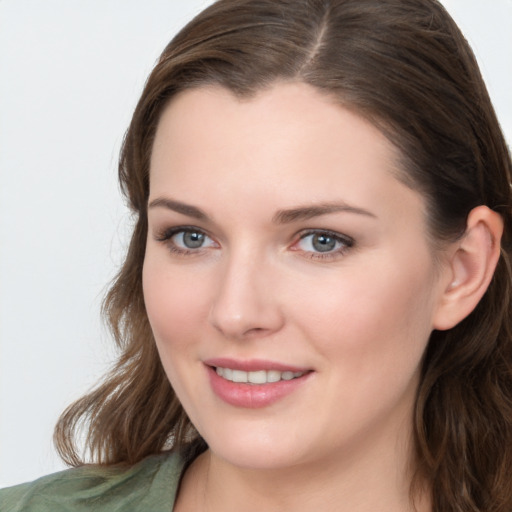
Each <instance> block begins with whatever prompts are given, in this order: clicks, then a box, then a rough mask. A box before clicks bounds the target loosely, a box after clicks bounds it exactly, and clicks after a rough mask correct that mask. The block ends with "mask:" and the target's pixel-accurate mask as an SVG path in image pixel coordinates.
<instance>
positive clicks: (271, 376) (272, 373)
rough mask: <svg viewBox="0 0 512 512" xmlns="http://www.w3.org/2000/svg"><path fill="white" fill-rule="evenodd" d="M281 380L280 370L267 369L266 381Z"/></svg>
mask: <svg viewBox="0 0 512 512" xmlns="http://www.w3.org/2000/svg"><path fill="white" fill-rule="evenodd" d="M280 380H281V372H278V371H277V370H269V371H268V372H267V382H278V381H280Z"/></svg>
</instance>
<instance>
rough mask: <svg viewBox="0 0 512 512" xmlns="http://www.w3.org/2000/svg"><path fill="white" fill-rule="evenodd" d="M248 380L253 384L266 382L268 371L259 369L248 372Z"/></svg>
mask: <svg viewBox="0 0 512 512" xmlns="http://www.w3.org/2000/svg"><path fill="white" fill-rule="evenodd" d="M247 380H248V381H249V382H250V383H251V384H265V383H266V382H267V372H266V371H265V370H259V371H257V372H248V373H247Z"/></svg>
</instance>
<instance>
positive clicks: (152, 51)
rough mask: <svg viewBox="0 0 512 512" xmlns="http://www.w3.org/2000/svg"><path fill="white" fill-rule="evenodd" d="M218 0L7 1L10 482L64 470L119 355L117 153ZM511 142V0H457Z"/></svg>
mask: <svg viewBox="0 0 512 512" xmlns="http://www.w3.org/2000/svg"><path fill="white" fill-rule="evenodd" d="M208 3H210V2H209V1H208V0H145V1H144V2H141V1H138V0H46V1H44V2H41V1H40V0H0V487H3V486H6V485H11V484H15V483H18V482H22V481H26V480H31V479H34V478H36V477H38V476H41V475H43V474H46V473H49V472H53V471H57V470H59V469H62V468H63V467H64V466H63V465H62V463H60V461H59V460H58V458H57V456H56V455H55V453H54V450H53V447H52V442H51V437H52V430H53V426H54V424H55V421H56V420H57V417H58V415H59V413H60V412H61V411H62V410H63V408H64V407H65V406H66V405H67V404H68V403H70V402H71V401H72V400H74V399H76V398H78V397H79V396H80V395H81V394H83V393H84V392H85V391H86V390H87V389H88V388H90V387H91V386H92V385H93V384H94V383H95V382H96V380H97V379H98V378H99V377H100V375H101V374H102V373H103V372H104V371H105V370H106V368H107V367H108V364H109V362H110V361H111V360H112V358H113V357H114V351H113V349H112V347H111V342H110V340H109V337H108V334H107V333H105V332H104V330H103V328H102V326H101V322H100V318H99V308H100V303H101V298H102V296H103V294H104V292H105V289H106V285H107V283H108V282H109V280H110V279H111V278H112V277H113V275H114V274H115V270H116V268H117V266H118V264H119V263H120V262H121V261H122V255H123V251H124V247H125V243H126V240H127V234H128V232H129V228H130V218H129V215H128V214H127V212H126V210H125V208H124V206H123V203H122V201H121V198H120V196H119V192H118V188H117V181H116V162H117V155H118V151H119V147H120V143H121V141H122V137H123V134H124V131H125V129H126V127H127V125H128V122H129V119H130V116H131V112H132V110H133V108H134V106H135V103H136V101H137V98H138V95H139V94H140V92H141V89H142V86H143V83H144V80H145V78H146V76H147V74H148V73H149V71H150V70H151V68H152V66H153V64H154V62H155V60H156V58H157V57H158V55H159V53H160V51H161V50H162V49H163V47H164V45H165V44H166V43H167V42H168V41H169V39H170V38H171V37H172V35H173V34H174V33H175V32H176V30H177V29H179V28H180V27H181V26H182V25H183V24H184V23H185V22H186V21H188V20H189V19H190V18H191V17H192V16H193V15H194V14H195V13H196V12H198V10H199V9H200V8H201V7H203V6H205V5H206V4H208ZM444 4H445V5H446V7H447V8H448V9H449V10H450V12H451V13H452V15H453V16H454V18H455V19H456V21H457V22H458V23H459V24H460V26H461V28H462V29H463V31H464V32H465V34H466V36H467V37H468V39H469V40H470V42H471V44H472V45H473V47H474V50H475V52H476V54H477V58H478V59H479V61H480V64H481V67H482V71H483V74H484V76H485V78H486V80H487V82H488V86H489V89H490V93H491V97H492V98H493V101H494V103H495V107H496V109H497V111H498V116H499V118H500V120H501V123H502V126H503V128H504V130H505V132H506V135H507V138H508V141H509V142H510V141H512V92H511V91H512V0H445V1H444Z"/></svg>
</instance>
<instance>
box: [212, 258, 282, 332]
mask: <svg viewBox="0 0 512 512" xmlns="http://www.w3.org/2000/svg"><path fill="white" fill-rule="evenodd" d="M273 276H275V272H273V269H272V268H271V265H270V264H268V263H265V262H264V261H256V259H255V258H254V257H252V258H251V257H249V256H248V257H243V256H238V257H232V258H231V260H230V261H228V262H224V267H223V268H222V271H221V272H219V275H218V281H217V287H216V290H215V296H214V298H213V300H212V306H211V310H210V318H209V320H210V323H211V324H212V325H213V327H214V328H215V329H216V330H218V331H220V332H221V333H222V334H223V335H224V336H225V337H227V338H231V339H247V338H251V337H259V336H267V335H269V334H272V333H275V332H277V331H279V330H280V329H281V327H282V326H283V324H284V316H283V314H282V310H281V307H280V305H279V300H278V297H277V294H276V288H275V286H274V285H275V279H273Z"/></svg>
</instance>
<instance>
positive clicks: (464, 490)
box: [55, 0, 512, 512]
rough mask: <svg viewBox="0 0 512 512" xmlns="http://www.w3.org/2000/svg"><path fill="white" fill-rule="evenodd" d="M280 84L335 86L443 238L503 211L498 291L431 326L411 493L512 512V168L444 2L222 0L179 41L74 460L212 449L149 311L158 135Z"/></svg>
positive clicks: (147, 126) (125, 150) (79, 408)
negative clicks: (187, 103)
mask: <svg viewBox="0 0 512 512" xmlns="http://www.w3.org/2000/svg"><path fill="white" fill-rule="evenodd" d="M278 81H297V82H302V83H306V84H309V85H311V86H313V87H315V88H317V89H318V90H321V91H324V92H325V93H327V94H329V95H330V96H331V97H332V98H333V99H334V100H335V101H337V102H339V104H340V105H342V106H344V107H346V108H349V109H351V110H352V111H354V112H356V113H358V114H359V115H361V116H363V117H364V118H366V119H368V120H370V121H371V122H372V123H373V124H374V125H375V126H376V127H377V128H379V129H380V130H381V131H382V133H383V134H384V135H385V136H386V137H387V138H388V139H389V140H390V141H391V142H392V143H393V144H394V145H395V146H396V147H397V148H398V150H399V153H400V155H401V162H400V163H401V179H402V180H403V181H404V182H405V183H406V184H407V185H408V186H410V187H411V188H413V189H414V190H417V191H418V192H420V193H421V194H422V195H423V197H424V198H425V200H426V203H427V209H428V223H429V236H430V238H431V240H432V242H433V243H434V244H436V243H441V242H443V241H450V240H456V239H457V238H458V237H460V236H461V235H462V234H463V233H464V231H465V227H466V220H467V216H468V214H469V212H470V211H471V210H472V209H473V208H474V207H476V206H479V205H487V206H488V207H490V208H492V209H493V210H495V211H497V212H499V213H500V214H501V215H502V217H503V219H504V224H505V232H504V237H503V240H502V248H501V256H500V260H499V262H498V265H497V269H496V271H495V274H494V277H493V280H492V282H491V284H490V286H489V288H488V290H487V292H486V293H485V295H484V297H483V298H482V300H481V301H480V303H479V304H478V306H477V307H476V309H475V310H474V311H473V312H472V313H471V314H470V315H469V316H468V317H467V318H465V319H464V320H463V321H462V322H460V323H459V324H458V325H456V326H455V327H453V328H452V329H450V330H447V331H434V332H433V333H432V335H431V339H430V340H429V343H428V346H427V349H426V352H425V355H424V358H423V362H422V373H421V380H420V384H419V387H418V391H417V397H416V403H415V410H414V453H415V461H414V462H415V469H416V474H415V475H416V476H415V478H414V479H413V484H412V487H411V493H412V494H414V489H415V483H416V484H417V482H419V481H422V482H427V485H428V487H429V489H430V490H431V494H432V500H433V507H434V510H435V511H436V512H444V511H450V512H452V511H457V512H458V511H461V512H462V511H464V512H470V511H471V512H473V511H475V512H476V511H486V512H490V511H493V512H510V511H511V510H512V329H511V322H512V311H511V303H512V301H511V277H512V276H511V260H510V256H511V241H512V231H511V230H512V222H511V221H512V218H511V204H512V201H511V185H510V184H511V171H512V164H511V158H510V153H509V150H508V148H507V145H506V142H505V140H504V137H503V134H502V132H501V130H500V126H499V123H498V121H497V118H496V115H495V112H494V109H493V107H492V104H491V101H490V99H489V95H488V93H487V90H486V87H485V84H484V82H483V79H482V77H481V74H480V71H479V69H478V65H477V63H476V60H475V58H474V55H473V53H472V51H471V49H470V47H469V45H468V43H467V41H466V40H465V38H464V37H463V35H462V34H461V32H460V30H459V29H458V27H457V26H456V24H455V23H454V21H453V20H452V18H451V17H450V16H449V14H448V13H447V12H446V11H445V9H444V8H443V7H442V5H441V4H439V3H438V2H437V1H436V0H219V1H217V2H215V3H214V4H212V5H211V6H209V7H208V8H206V9H205V10H204V11H203V12H201V13H200V14H199V15H198V16H196V18H195V19H193V20H192V21H191V22H190V23H189V24H188V25H186V26H185V27H184V28H183V29H182V30H181V31H180V32H179V33H178V34H177V35H176V36H175V37H174V39H173V40H172V41H171V42H170V43H169V44H168V46H167V47H166V48H165V50H164V51H163V53H162V55H161V57H160V58H159V60H158V62H157V64H156V66H155V67H154V69H153V71H152V73H151V74H150V76H149V78H148V80H147V82H146V84H145V87H144V90H143V92H142V96H141V98H140V100H139V102H138V104H137V107H136V109H135V112H134V114H133V118H132V121H131V124H130V126H129V129H128V131H127V133H126V136H125V140H124V144H123V147H122V151H121V155H120V163H119V179H120V183H121V187H122V191H123V193H124V194H125V196H126V199H127V201H128V204H129V207H130V208H131V210H132V211H133V214H134V218H135V225H134V230H133V235H132V238H131V242H130V244H129V248H128V250H127V254H126V258H125V261H124V264H123V265H122V268H121V269H120V271H119V273H118V275H117V277H116V279H115V280H114V282H113V284H112V286H111V288H110V291H109V292H108V294H107V296H106V299H105V302H104V308H103V312H104V314H105V316H106V319H107V321H108V323H109V325H110V327H111V330H112V333H113V336H114V338H115V341H116V343H117V345H118V348H119V358H118V360H117V362H116V364H115V365H114V367H113V368H112V370H111V371H110V372H109V373H108V374H107V375H106V376H105V378H104V379H103V380H102V382H101V383H100V384H99V385H98V386H97V387H96V388H95V389H93V390H92V391H91V392H90V393H89V394H87V395H86V396H84V397H83V398H81V399H80V400H78V401H77V402H76V403H74V404H72V405H71V406H70V407H69V408H68V409H67V410H66V411H65V412H64V413H63V415H62V416H61V418H60V420H59V422H58V424H57V426H56V430H55V441H56V446H57V449H58V450H59V453H60V454H61V457H62V458H63V459H64V460H65V461H66V462H67V463H68V464H70V465H80V464H83V463H84V462H85V461H87V462H93V463H98V464H107V465H112V464H120V463H123V464H133V463H135V462H137V461H139V460H140V459H142V458H144V457H146V456H148V455H150V454H155V453H159V452H162V451H164V450H168V449H171V448H175V449H180V450H184V451H186V452H187V453H188V454H189V456H190V457H193V456H194V454H197V453H199V452H200V451H202V450H204V449H205V447H206V445H205V443H204V441H203V440H202V439H201V437H200V436H199V435H198V434H197V432H196V431H195V430H194V428H193V426H192V425H191V423H190V421H189V419H188V417H187V415H186V413H185V412H184V410H183V408H182V406H181V404H180V403H179V401H178V399H177V397H176V395H175V393H174V391H173V389H172V387H171V385H170V383H169V381H168V379H167V377H166V375H165V373H164V370H163V367H162V365H161V363H160V360H159V356H158V353H157V350H156V347H155V342H154V339H153V335H152V332H151V328H150V325H149V322H148V317H147V314H146V310H145V306H144V297H143V292H142V267H143V262H144V253H145V244H146V237H147V202H148V194H149V179H150V176H149V170H150V156H151V151H152V145H153V140H154V136H155V131H156V128H157V125H158V122H159V118H160V116H161V114H162V111H163V109H164V108H165V107H166V105H167V104H168V103H169V101H171V99H172V98H173V97H174V96H175V95H176V94H177V93H178V92H180V91H183V90H187V89H191V88H195V87H201V86H205V85H220V86H222V87H225V88H227V89H229V90H230V91H232V92H233V93H234V94H236V95H238V96H240V97H250V96H251V95H254V94H256V93H257V92H258V91H261V90H264V89H265V88H267V87H270V86H271V85H272V84H274V83H276V82H278ZM81 440H82V442H81ZM83 440H85V443H84V442H83Z"/></svg>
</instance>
